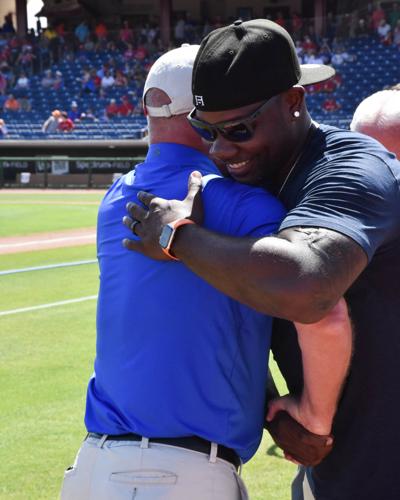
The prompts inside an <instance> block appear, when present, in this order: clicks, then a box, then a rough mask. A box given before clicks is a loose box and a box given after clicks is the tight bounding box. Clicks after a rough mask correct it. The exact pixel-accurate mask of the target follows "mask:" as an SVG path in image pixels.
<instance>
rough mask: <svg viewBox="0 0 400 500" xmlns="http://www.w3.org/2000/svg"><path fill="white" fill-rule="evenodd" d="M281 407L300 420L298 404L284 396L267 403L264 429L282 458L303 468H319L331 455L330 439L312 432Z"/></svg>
mask: <svg viewBox="0 0 400 500" xmlns="http://www.w3.org/2000/svg"><path fill="white" fill-rule="evenodd" d="M284 407H286V408H287V409H288V410H290V411H291V412H292V414H295V415H296V416H297V417H298V419H299V420H300V419H301V413H300V411H299V410H298V407H299V403H298V402H296V400H295V399H294V398H292V397H290V396H284V397H283V398H278V399H276V400H274V401H272V402H271V403H270V406H269V411H268V415H267V419H266V422H265V424H264V427H265V428H266V429H267V430H268V432H269V433H270V434H271V436H272V439H273V440H274V442H275V443H276V444H277V445H278V446H279V447H280V448H282V449H283V451H284V455H285V458H287V459H288V460H290V461H292V462H294V463H296V464H302V465H306V466H315V465H317V464H319V463H320V462H321V461H322V460H323V459H324V458H325V457H326V456H327V455H328V454H329V453H330V452H331V451H332V446H333V436H332V435H330V434H321V433H314V432H311V431H310V430H309V429H307V428H306V427H305V426H304V425H302V424H301V423H300V422H299V421H298V420H297V419H294V418H293V415H290V414H289V412H288V411H285V410H284V409H283V408H284Z"/></svg>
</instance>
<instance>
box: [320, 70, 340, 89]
mask: <svg viewBox="0 0 400 500" xmlns="http://www.w3.org/2000/svg"><path fill="white" fill-rule="evenodd" d="M342 81H343V78H342V75H341V74H340V73H338V72H336V73H335V75H334V76H332V78H329V80H326V81H325V82H323V83H322V90H323V91H324V92H329V93H331V92H335V90H337V89H338V88H339V87H340V86H341V85H342Z"/></svg>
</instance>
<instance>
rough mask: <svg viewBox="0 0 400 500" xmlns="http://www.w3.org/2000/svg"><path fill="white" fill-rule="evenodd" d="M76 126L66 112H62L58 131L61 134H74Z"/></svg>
mask: <svg viewBox="0 0 400 500" xmlns="http://www.w3.org/2000/svg"><path fill="white" fill-rule="evenodd" d="M74 128H75V125H74V122H73V121H72V120H71V118H68V114H67V113H66V112H65V111H62V112H61V116H60V118H59V120H58V130H59V131H60V132H72V130H74Z"/></svg>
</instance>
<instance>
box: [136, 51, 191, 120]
mask: <svg viewBox="0 0 400 500" xmlns="http://www.w3.org/2000/svg"><path fill="white" fill-rule="evenodd" d="M199 47H200V46H199V45H189V44H187V43H185V44H183V45H182V46H181V47H179V48H177V49H173V50H170V51H169V52H166V53H165V54H163V55H162V56H161V57H159V58H158V59H157V61H156V62H155V63H154V64H153V66H152V67H151V69H150V71H149V74H148V75H147V78H146V82H145V84H144V90H143V100H144V98H145V96H146V93H147V91H148V90H149V89H151V88H157V89H160V90H162V91H163V92H165V93H166V94H167V95H168V97H169V98H170V99H171V102H170V104H165V105H164V106H161V107H157V108H156V107H153V106H147V105H146V110H147V113H148V115H149V116H153V117H164V118H169V117H171V116H173V115H180V114H182V113H189V111H190V110H191V109H192V108H193V96H192V71H193V63H194V60H195V58H196V55H197V51H198V50H199Z"/></svg>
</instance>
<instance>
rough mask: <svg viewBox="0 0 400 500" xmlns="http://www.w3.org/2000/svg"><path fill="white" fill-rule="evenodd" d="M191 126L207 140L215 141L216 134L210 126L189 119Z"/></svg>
mask: <svg viewBox="0 0 400 500" xmlns="http://www.w3.org/2000/svg"><path fill="white" fill-rule="evenodd" d="M189 123H190V125H191V126H192V128H193V129H194V130H195V131H196V132H197V133H198V134H199V135H200V137H202V138H203V139H205V140H206V141H208V142H213V141H215V139H216V137H217V134H216V133H215V131H214V130H213V129H212V128H209V127H207V125H206V124H204V125H203V124H197V123H196V122H192V121H189Z"/></svg>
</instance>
